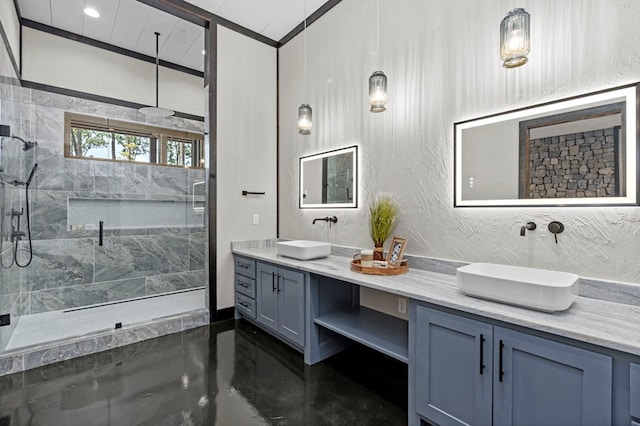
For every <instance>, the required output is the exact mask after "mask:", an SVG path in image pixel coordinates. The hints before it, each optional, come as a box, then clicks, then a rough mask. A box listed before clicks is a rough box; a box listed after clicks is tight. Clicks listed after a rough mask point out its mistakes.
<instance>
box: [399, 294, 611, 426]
mask: <svg viewBox="0 0 640 426" xmlns="http://www.w3.org/2000/svg"><path fill="white" fill-rule="evenodd" d="M415 318H416V326H415V328H413V330H414V336H413V337H412V338H414V339H415V342H414V344H413V347H414V351H415V354H414V355H413V357H414V358H413V359H414V363H415V370H414V371H415V376H416V377H415V382H414V383H415V384H414V385H413V386H415V391H414V396H413V398H414V399H413V404H414V407H415V412H416V414H417V416H416V417H414V418H412V419H411V421H410V423H411V424H416V425H417V424H419V423H420V422H419V419H420V418H422V419H424V420H427V421H429V422H433V423H435V424H438V425H458V424H467V425H523V424H530V425H567V426H569V425H581V426H582V425H598V426H599V425H608V424H611V422H612V411H611V410H612V380H613V360H612V358H611V357H610V356H608V355H603V354H600V353H596V352H592V351H588V350H585V349H582V348H578V347H574V346H571V345H570V344H566V343H560V342H557V341H555V340H549V339H545V338H542V337H538V336H534V335H531V334H527V333H525V332H521V331H515V330H512V329H510V328H505V327H502V326H498V325H493V324H491V323H490V322H489V321H487V322H484V321H482V320H480V319H474V318H469V317H468V316H464V315H457V314H455V313H449V312H444V311H441V310H439V309H434V308H430V307H426V306H421V305H418V306H417V307H416V313H415Z"/></svg>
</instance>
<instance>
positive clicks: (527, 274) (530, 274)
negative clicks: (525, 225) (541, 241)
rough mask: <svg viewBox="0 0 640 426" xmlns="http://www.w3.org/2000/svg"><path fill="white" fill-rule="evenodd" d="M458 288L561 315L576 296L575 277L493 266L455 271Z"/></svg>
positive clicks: (576, 278)
mask: <svg viewBox="0 0 640 426" xmlns="http://www.w3.org/2000/svg"><path fill="white" fill-rule="evenodd" d="M456 276H457V279H458V288H459V289H460V290H461V291H462V292H463V293H465V294H468V295H469V296H475V297H480V298H483V299H490V300H495V301H498V302H504V303H509V304H511V305H518V306H523V307H525V308H532V309H537V310H540V311H545V312H556V311H564V310H565V309H568V308H569V307H570V306H571V304H572V303H573V301H574V299H575V297H576V296H577V294H578V278H579V277H578V276H577V275H576V274H571V273H568V272H557V271H548V270H544V269H535V268H524V267H521V266H509V265H498V264H494V263H472V264H470V265H466V266H462V267H460V268H458V270H457V272H456Z"/></svg>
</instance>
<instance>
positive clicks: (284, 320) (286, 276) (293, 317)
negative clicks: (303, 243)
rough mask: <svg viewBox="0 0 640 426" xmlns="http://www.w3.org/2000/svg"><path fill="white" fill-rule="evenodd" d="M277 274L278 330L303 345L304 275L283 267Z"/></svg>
mask: <svg viewBox="0 0 640 426" xmlns="http://www.w3.org/2000/svg"><path fill="white" fill-rule="evenodd" d="M278 275H279V276H278V280H279V282H278V285H277V291H278V293H279V295H278V297H279V307H278V332H280V334H282V335H283V336H284V337H286V338H287V339H289V340H291V341H293V342H294V343H296V344H298V345H300V346H304V275H303V274H302V273H301V272H296V271H291V270H289V269H284V268H279V269H278Z"/></svg>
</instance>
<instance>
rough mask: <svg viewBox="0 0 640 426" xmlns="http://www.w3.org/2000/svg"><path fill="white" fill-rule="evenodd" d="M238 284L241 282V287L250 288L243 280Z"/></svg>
mask: <svg viewBox="0 0 640 426" xmlns="http://www.w3.org/2000/svg"><path fill="white" fill-rule="evenodd" d="M238 284H240V286H241V287H244V288H249V284H245V283H243V282H242V281H238Z"/></svg>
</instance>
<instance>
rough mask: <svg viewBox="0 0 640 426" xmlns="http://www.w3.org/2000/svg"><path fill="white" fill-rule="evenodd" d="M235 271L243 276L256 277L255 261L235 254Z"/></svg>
mask: <svg viewBox="0 0 640 426" xmlns="http://www.w3.org/2000/svg"><path fill="white" fill-rule="evenodd" d="M236 273H237V274H240V275H244V276H245V277H249V278H255V277H256V262H255V261H254V260H251V259H247V258H246V257H240V256H236Z"/></svg>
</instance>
